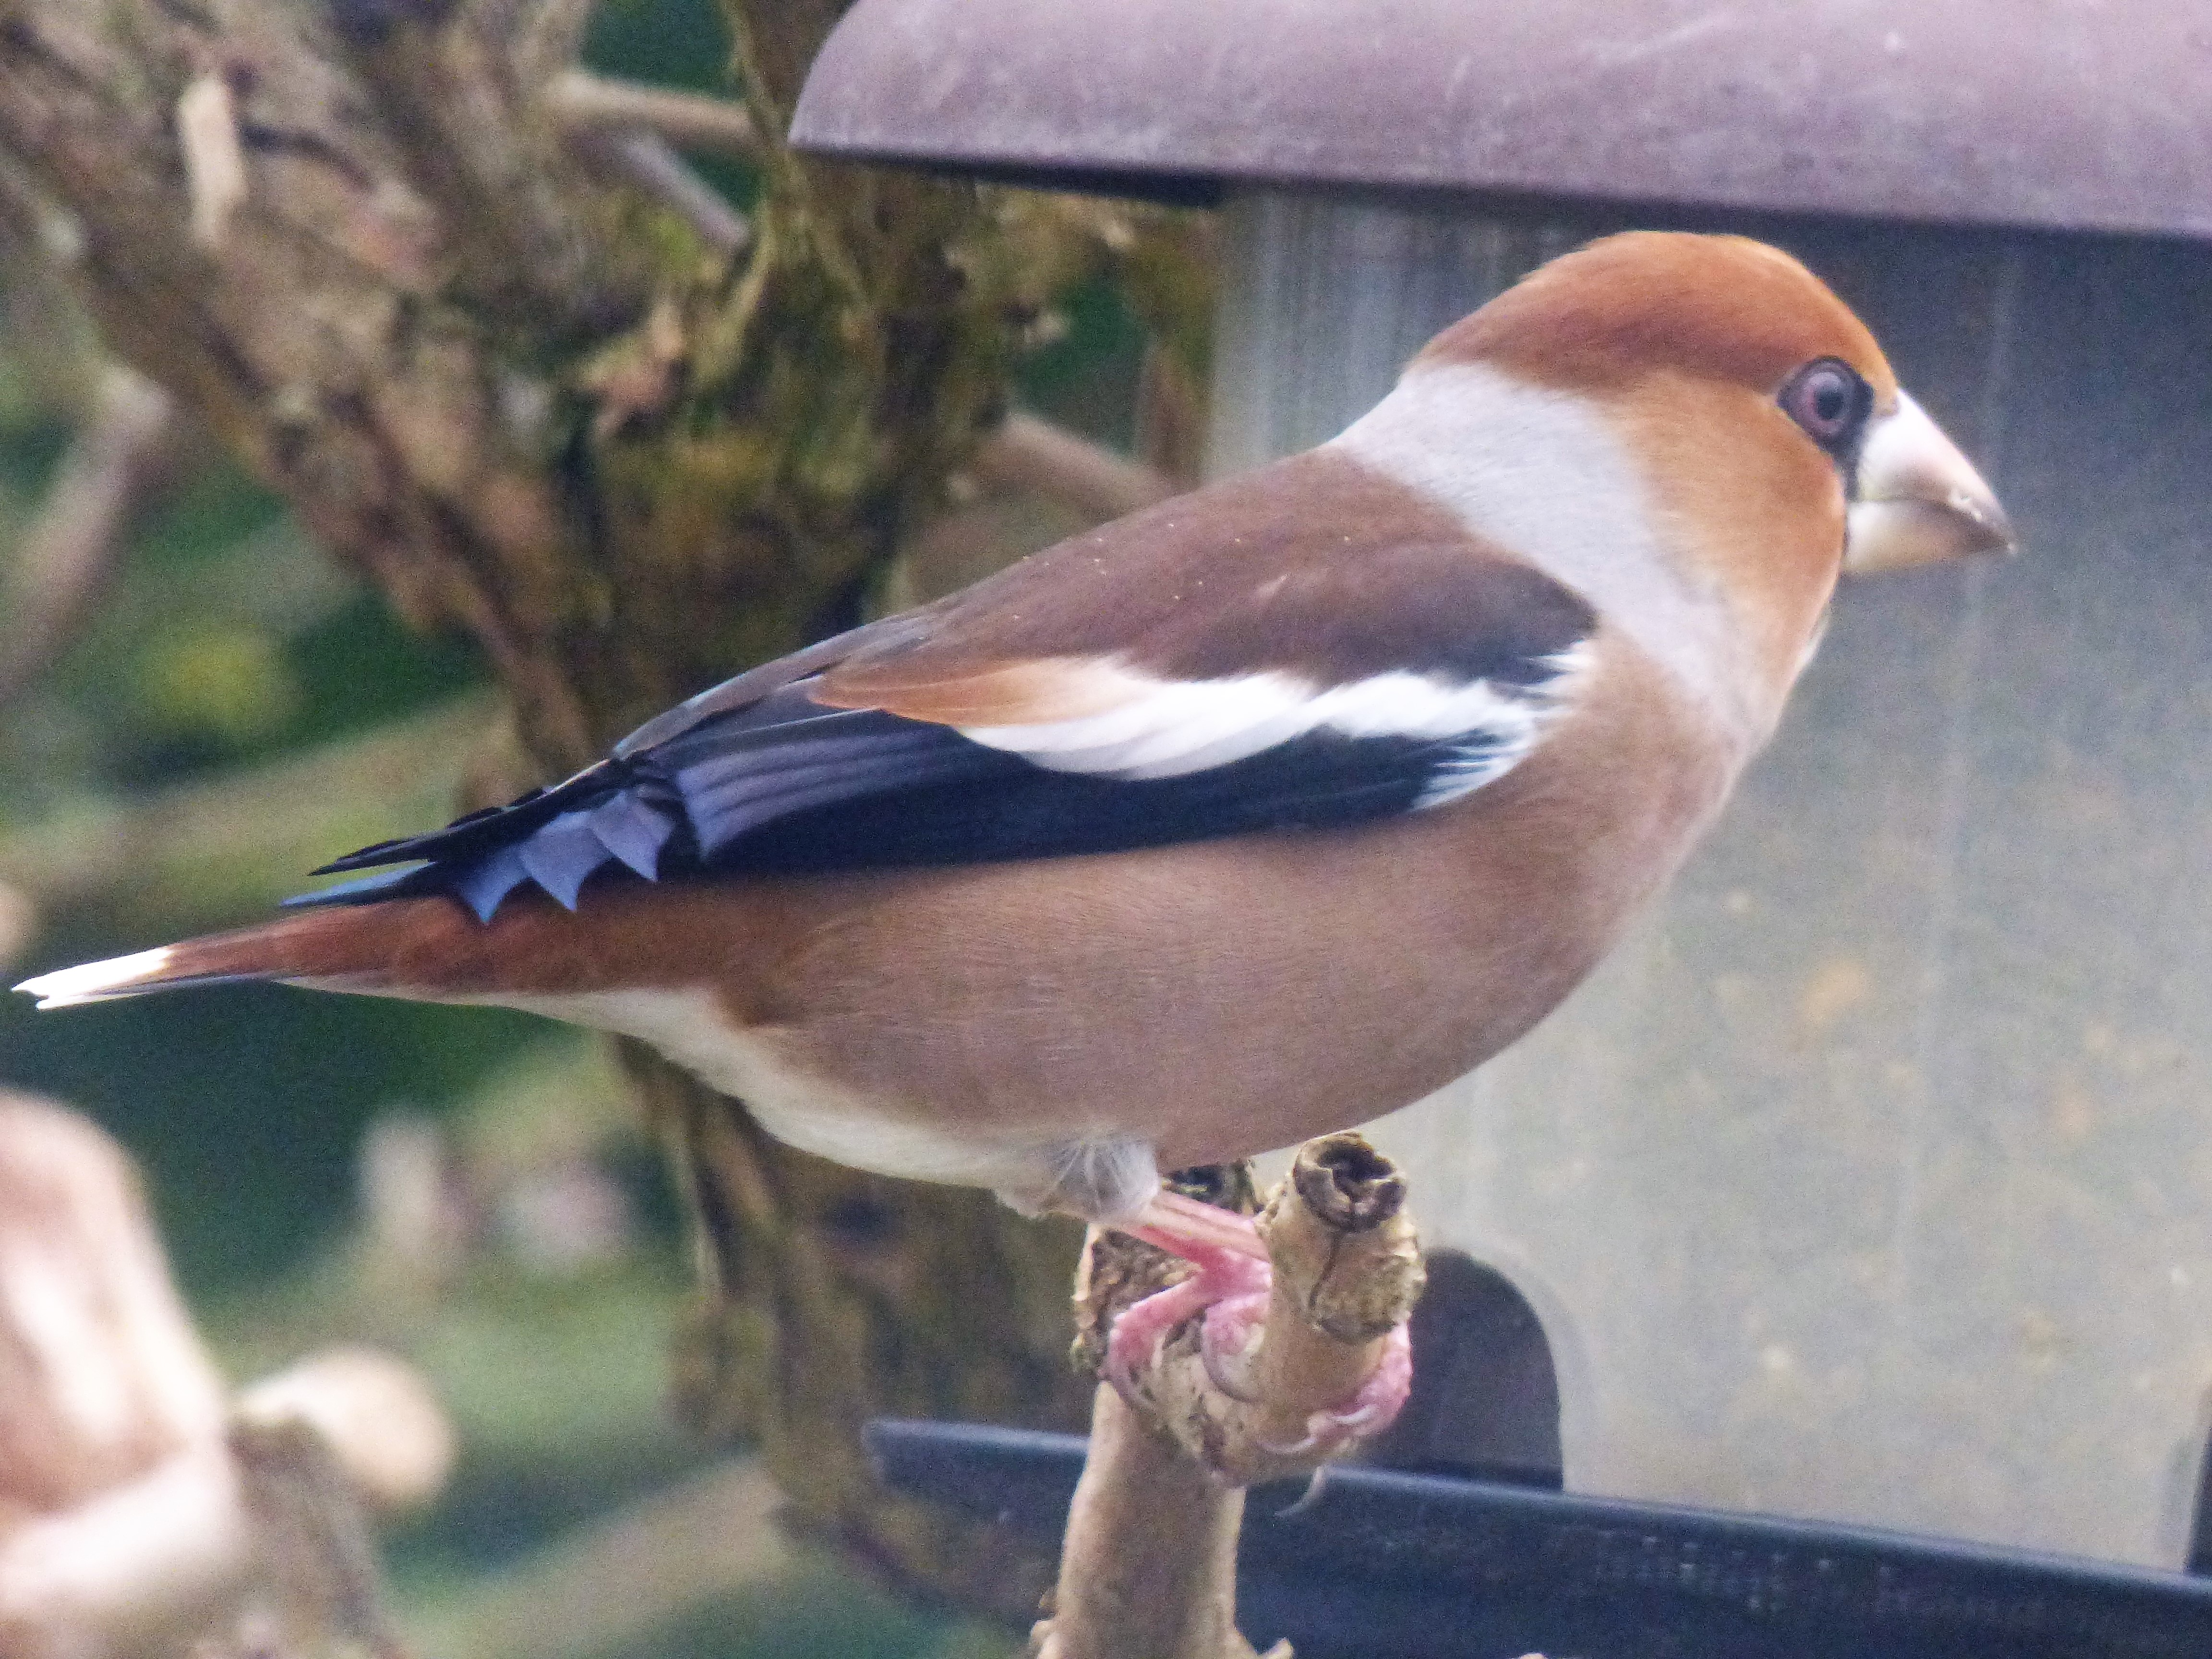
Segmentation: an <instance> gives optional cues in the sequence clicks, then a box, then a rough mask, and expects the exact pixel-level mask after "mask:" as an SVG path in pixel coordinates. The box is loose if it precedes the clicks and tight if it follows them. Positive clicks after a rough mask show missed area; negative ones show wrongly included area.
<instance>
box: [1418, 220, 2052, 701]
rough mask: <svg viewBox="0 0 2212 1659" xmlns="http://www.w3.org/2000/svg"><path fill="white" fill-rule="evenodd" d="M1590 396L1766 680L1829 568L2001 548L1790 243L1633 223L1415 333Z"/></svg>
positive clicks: (1986, 517) (1867, 347) (1873, 355)
mask: <svg viewBox="0 0 2212 1659" xmlns="http://www.w3.org/2000/svg"><path fill="white" fill-rule="evenodd" d="M1450 366H1464V367H1469V368H1480V369H1486V370H1489V371H1493V372H1496V373H1499V374H1504V375H1506V376H1510V378H1511V379H1512V380H1514V381H1516V382H1517V383H1520V384H1522V385H1524V386H1531V387H1536V388H1542V389H1546V390H1548V391H1551V392H1557V393H1559V394H1562V395H1564V396H1565V397H1568V398H1573V399H1575V400H1577V401H1578V402H1581V403H1583V404H1586V405H1588V406H1589V407H1592V408H1594V409H1595V410H1597V411H1598V412H1600V413H1601V415H1602V416H1603V417H1604V418H1605V421H1606V424H1607V426H1608V427H1609V428H1611V429H1612V430H1613V431H1614V432H1616V433H1618V434H1619V435H1620V436H1621V438H1622V439H1623V440H1624V441H1625V447H1626V450H1627V452H1628V453H1629V454H1630V456H1631V457H1632V460H1633V463H1634V470H1635V471H1636V473H1637V474H1638V477H1639V478H1640V480H1641V482H1642V484H1643V487H1644V490H1645V491H1646V492H1647V493H1648V495H1649V497H1650V506H1651V509H1652V511H1653V512H1654V513H1655V515H1656V519H1657V520H1658V521H1659V525H1658V538H1659V541H1660V544H1661V545H1662V549H1663V550H1664V552H1665V554H1666V556H1668V558H1669V559H1670V560H1672V561H1673V562H1674V564H1675V565H1676V566H1677V567H1678V568H1680V570H1681V572H1682V574H1684V575H1685V576H1686V578H1688V579H1690V580H1692V581H1695V582H1698V583H1699V584H1700V585H1704V586H1710V587H1711V589H1712V590H1713V591H1715V592H1718V593H1719V594H1721V595H1723V596H1724V598H1725V599H1726V600H1727V601H1728V603H1729V606H1730V608H1731V610H1732V611H1733V613H1734V617H1735V629H1736V631H1738V632H1739V633H1740V635H1741V636H1742V638H1743V639H1744V641H1745V642H1746V644H1747V646H1748V647H1749V649H1750V652H1751V654H1752V656H1753V659H1754V660H1755V661H1756V663H1757V664H1758V665H1759V671H1760V674H1761V677H1762V678H1765V679H1766V680H1768V681H1770V682H1771V684H1774V685H1775V686H1776V687H1777V689H1778V690H1786V688H1787V686H1788V684H1789V682H1790V679H1792V678H1794V677H1795V675H1796V670H1797V668H1798V666H1799V665H1801V664H1802V660H1803V659H1804V658H1805V656H1806V655H1807V654H1808V649H1809V646H1810V643H1811V641H1813V640H1814V638H1815V637H1816V635H1817V633H1818V629H1819V624H1820V617H1821V615H1822V613H1823V612H1824V611H1825V609H1826V605H1827V602H1828V599H1829V595H1830V592H1831V591H1832V587H1833V585H1834V582H1835V580H1836V577H1837V575H1838V573H1839V572H1843V571H1850V572H1854V573H1856V572H1860V571H1873V570H1886V569H1895V568H1903V567H1905V566H1910V565H1916V564H1923V563H1927V562H1931V561H1934V560H1937V559H1946V558H1952V557H1956V556H1961V555H1965V554H1969V553H1975V552H1984V551H1992V550H1998V549H2002V548H2009V547H2010V546H2011V545H2012V539H2013V538H2012V531H2011V528H2010V526H2009V525H2008V523H2007V522H2006V520H2005V516H2004V513H2003V511H2002V508H2001V507H1999V506H1998V505H1997V501H1996V496H1995V495H1994V494H1993V493H1992V492H1991V491H1990V488H1989V486H1988V485H1987V484H1986V483H1984V482H1983V480H1982V478H1981V477H1980V476H1979V475H1978V473H1977V472H1976V471H1974V469H1973V467H1972V465H1971V464H1970V463H1968V461H1967V460H1966V458H1965V457H1964V456H1963V455H1962V454H1960V452H1959V451H1958V449H1957V448H1956V447H1955V446H1954V445H1953V444H1952V443H1951V441H1949V440H1948V438H1946V437H1945V436H1944V435H1943V434H1942V432H1941V431H1940V430H1939V429H1938V428H1936V425H1935V423H1934V422H1932V421H1930V420H1929V418H1928V416H1927V415H1926V414H1925V413H1924V412H1923V410H1921V408H1920V407H1919V405H1918V404H1916V403H1915V402H1914V401H1913V400H1912V398H1911V397H1909V396H1908V395H1906V393H1905V392H1904V390H1903V389H1902V388H1901V387H1900V386H1899V385H1898V383H1897V377H1896V374H1895V373H1894V372H1893V370H1892V368H1890V365H1889V362H1888V360H1887V358H1886V357H1884V356H1883V355H1882V352H1881V347H1880V346H1879V345H1878V344H1876V343H1875V338H1874V336H1873V335H1872V334H1871V333H1870V332H1869V331H1868V329H1867V327H1866V325H1864V324H1863V323H1862V322H1861V321H1860V320H1859V319H1858V318H1857V316H1855V315H1854V314H1853V313H1852V312H1851V311H1850V307H1847V306H1845V305H1844V302H1843V301H1840V300H1838V298H1837V297H1836V296H1835V295H1833V294H1832V293H1831V292H1830V291H1829V290H1828V289H1827V288H1826V286H1825V285H1824V284H1822V283H1821V282H1820V280H1819V279H1818V278H1817V277H1815V276H1814V275H1813V274H1812V273H1811V272H1810V271H1808V270H1806V269H1805V267H1804V266H1803V265H1802V264H1799V263H1798V262H1797V261H1796V259H1794V258H1790V256H1789V255H1788V254H1786V253H1784V252H1781V251H1780V250H1779V249H1777V248H1772V247H1769V246H1766V245H1765V244H1764V243H1760V242H1755V241H1753V240H1748V239H1747V238H1744V237H1740V236H1709V235H1692V234H1681V233H1671V232H1656V231H1639V232H1631V233H1628V234H1623V235H1618V236H1611V237H1607V238H1605V239H1604V240H1601V241H1596V242H1593V243H1591V244H1589V246H1586V247H1583V248H1581V249H1578V250H1577V251H1576V252H1572V253H1570V254H1568V255H1566V256H1565V257H1564V258H1559V259H1556V260H1554V261H1553V262H1552V263H1551V264H1547V265H1545V266H1544V267H1542V268H1541V270H1537V271H1535V272H1534V273H1533V274H1531V275H1530V276H1528V277H1526V278H1525V279H1523V280H1522V282H1521V283H1518V284H1516V286H1515V287H1513V288H1512V289H1509V290H1507V291H1506V292H1505V293H1504V294H1503V295H1500V296H1498V298H1497V299H1496V300H1494V301H1492V302H1491V303H1490V304H1489V305H1487V306H1486V307H1483V308H1482V309H1481V310H1480V311H1479V312H1476V313H1474V315H1473V316H1471V317H1468V318H1467V319H1465V320H1463V321H1462V322H1459V323H1457V324H1455V325H1453V326H1451V327H1450V328H1448V329H1446V330H1445V331H1443V333H1442V334H1439V335H1438V336H1437V337H1436V338H1435V340H1433V341H1432V342H1431V343H1430V344H1429V346H1428V347H1427V348H1426V349H1425V350H1424V351H1423V352H1422V354H1421V356H1419V358H1417V359H1416V360H1415V362H1414V364H1413V369H1412V371H1411V373H1412V374H1416V375H1418V374H1421V373H1422V372H1423V371H1424V370H1425V369H1429V368H1447V367H1450Z"/></svg>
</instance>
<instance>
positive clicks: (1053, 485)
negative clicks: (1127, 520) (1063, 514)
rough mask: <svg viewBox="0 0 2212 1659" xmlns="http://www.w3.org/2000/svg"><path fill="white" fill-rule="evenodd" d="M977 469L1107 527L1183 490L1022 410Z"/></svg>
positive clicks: (982, 454)
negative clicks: (1047, 497) (1108, 522)
mask: <svg viewBox="0 0 2212 1659" xmlns="http://www.w3.org/2000/svg"><path fill="white" fill-rule="evenodd" d="M971 465H973V468H974V470H975V474H976V476H977V477H980V478H981V479H983V480H984V481H985V482H987V483H1018V484H1023V485H1026V486H1027V487H1029V488H1030V489H1036V490H1040V491H1042V492H1043V493H1044V494H1046V495H1051V496H1054V497H1055V498H1056V499H1058V500H1060V501H1065V502H1066V504H1067V505H1069V506H1070V507H1076V508H1079V509H1080V510H1081V511H1083V512H1085V513H1089V514H1091V515H1092V516H1094V517H1096V518H1097V520H1098V521H1099V522H1100V523H1102V524H1103V523H1104V522H1105V521H1106V520H1109V519H1118V518H1120V517H1121V515H1122V514H1123V513H1133V512H1135V511H1136V510H1137V509H1138V508H1139V507H1150V506H1152V504H1153V503H1154V502H1155V501H1165V500H1167V498H1168V497H1169V496H1170V495H1176V494H1177V493H1179V491H1180V489H1181V488H1182V486H1180V485H1178V484H1177V483H1176V481H1175V480H1174V479H1172V478H1170V477H1168V476H1167V474H1165V473H1164V472H1160V471H1156V470H1155V469H1153V468H1152V467H1149V466H1146V465H1145V464H1144V463H1143V462H1141V461H1133V460H1130V459H1127V458H1126V457H1124V456H1121V455H1116V454H1115V453H1114V452H1113V451H1112V450H1110V449H1108V448H1105V447H1103V446H1102V445H1099V444H1094V443H1092V442H1091V441H1090V440H1089V439H1087V438H1080V437H1078V436H1077V435H1075V434H1074V433H1073V432H1070V431H1068V430H1067V429H1066V428H1064V427H1059V426H1054V424H1053V423H1052V422H1049V421H1045V420H1040V419H1039V418H1038V417H1037V416H1034V415H1028V414H1024V413H1022V412H1021V411H1020V410H1016V411H1015V412H1014V413H1013V414H1012V415H1009V416H1006V421H1005V422H1004V423H1003V424H1001V425H1000V428H999V429H998V430H997V431H995V432H994V433H993V434H992V435H990V436H989V437H987V438H986V439H985V440H984V441H983V443H982V445H981V447H980V448H978V449H977V450H976V452H975V460H974V461H973V463H972V464H971Z"/></svg>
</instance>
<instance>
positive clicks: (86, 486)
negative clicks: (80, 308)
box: [0, 364, 183, 706]
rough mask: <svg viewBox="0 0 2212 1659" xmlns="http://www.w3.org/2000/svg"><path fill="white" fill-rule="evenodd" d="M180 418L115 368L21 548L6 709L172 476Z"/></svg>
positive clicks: (53, 651)
mask: <svg viewBox="0 0 2212 1659" xmlns="http://www.w3.org/2000/svg"><path fill="white" fill-rule="evenodd" d="M182 424H183V423H182V422H181V421H180V420H179V417H178V416H177V412H176V406H175V404H173V402H172V400H171V399H170V397H169V395H168V393H167V392H164V391H162V390H161V387H159V386H155V384H154V383H153V382H152V381H151V380H148V379H146V378H145V376H143V374H137V373H136V372H135V371H133V370H131V369H128V368H123V367H122V366H121V365H120V364H112V365H110V366H109V367H108V368H106V370H105V371H104V372H103V373H102V374H101V375H100V386H99V390H98V392H96V393H95V394H94V403H93V410H92V417H91V419H90V421H89V422H88V423H87V425H86V427H85V428H84V429H83V431H82V432H81V433H79V434H78V435H77V438H76V442H75V443H74V444H73V445H71V446H70V450H69V453H67V454H66V455H64V457H63V459H62V464H61V467H60V470H59V471H57V472H56V473H55V475H54V477H53V481H52V483H50V484H49V485H48V486H47V489H46V499H45V501H42V502H41V503H40V507H39V513H38V517H37V518H36V519H35V520H33V523H32V525H31V527H30V529H29V531H28V532H27V534H26V535H25V536H24V537H23V538H22V540H21V543H19V544H18V545H17V548H16V553H15V568H14V570H13V571H11V572H10V573H9V577H10V580H9V592H8V599H7V607H6V617H5V621H4V622H0V706H4V705H6V704H7V703H8V702H10V701H11V700H12V699H13V698H15V696H19V695H21V692H22V691H23V690H24V688H25V687H27V686H28V685H30V684H32V683H33V681H35V680H36V679H37V678H38V677H39V675H40V673H42V672H44V671H45V670H46V668H47V666H48V665H51V664H52V662H53V660H54V659H55V658H56V657H57V656H58V655H59V654H60V653H61V652H62V650H63V648H64V647H65V646H66V645H67V644H68V643H69V641H70V639H71V638H72V637H73V635H74V634H75V632H76V627H77V624H78V623H81V622H82V620H83V618H84V617H86V616H87V615H88V613H89V612H90V611H91V609H92V606H93V602H94V600H95V599H97V598H98V597H99V595H100V590H101V589H102V587H103V586H105V585H106V580H107V578H108V576H109V575H110V574H112V572H113V570H114V568H115V566H116V562H117V561H118V558H119V557H120V556H121V553H122V550H123V544H124V541H125V537H126V536H127V535H128V533H129V532H130V530H131V526H132V524H133V523H134V522H135V521H136V520H137V518H138V516H139V514H140V513H142V512H143V510H144V509H145V508H146V507H147V506H148V505H149V503H150V502H151V501H154V500H155V498H156V497H157V496H158V495H160V494H161V489H162V488H163V487H164V486H165V485H166V484H167V483H168V482H169V481H170V478H171V477H172V475H173V471H174V470H175V462H176V460H177V459H178V455H179V450H180V448H181V444H180V442H179V438H180V429H181V427H182Z"/></svg>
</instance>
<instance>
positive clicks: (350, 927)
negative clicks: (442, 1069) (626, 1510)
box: [15, 899, 452, 1008]
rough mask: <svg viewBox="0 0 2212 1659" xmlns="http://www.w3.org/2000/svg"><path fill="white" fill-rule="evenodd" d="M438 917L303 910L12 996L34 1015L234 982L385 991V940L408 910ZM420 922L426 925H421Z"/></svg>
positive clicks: (26, 984) (388, 955)
mask: <svg viewBox="0 0 2212 1659" xmlns="http://www.w3.org/2000/svg"><path fill="white" fill-rule="evenodd" d="M418 908H420V909H423V910H428V911H435V912H437V913H440V915H439V919H440V920H443V918H444V913H447V912H449V911H450V910H451V908H452V907H451V906H450V905H449V904H448V903H447V902H446V901H445V900H442V899H412V900H409V899H401V900H396V901H393V902H390V903H386V904H380V905H375V906H370V907H365V908H356V909H348V908H331V909H327V910H307V911H302V912H301V913H300V914H298V915H289V916H284V917H281V918H279V919H278V920H276V921H270V922H265V923H264V924H262V925H261V926H260V927H241V928H240V929H238V930H237V931H236V932H234V933H209V934H206V935H204V937H202V938H199V939H182V940H179V942H178V943H176V944H174V945H155V947H154V948H153V949H152V950H150V951H132V952H131V954H130V955H129V956H127V957H109V958H108V959H107V960H106V961H105V962H87V963H79V964H78V965H77V966H76V967H74V968H60V969H56V970H55V971H53V972H52V973H51V974H40V975H39V976H38V977H37V978H35V979H27V980H25V981H23V982H22V983H21V985H18V986H17V987H15V988H16V989H17V990H18V991H21V992H23V993H25V994H27V995H29V996H34V997H36V998H37V999H38V1000H39V1006H40V1007H41V1008H73V1007H76V1006H78V1005H79V1004H81V1003H87V1002H108V1001H112V1000H114V999H116V998H118V997H135V996H143V995H144V994H146V993H147V992H149V991H168V990H174V989H176V988H178V987H180V986H185V985H214V984H225V983H234V982H236V981H241V980H270V979H275V980H307V981H313V982H315V983H317V984H321V985H326V986H329V987H331V988H334V989H345V990H361V991H376V990H380V989H386V988H387V987H385V986H384V984H383V983H382V981H383V980H384V979H385V977H386V973H387V971H388V968H387V964H389V963H390V962H391V961H392V955H393V949H392V947H393V935H394V933H395V931H396V929H397V930H401V931H404V923H405V922H406V921H409V920H412V919H413V918H410V917H409V916H406V915H402V914H398V913H404V912H408V911H410V910H415V909H418ZM426 919H427V918H426Z"/></svg>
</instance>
